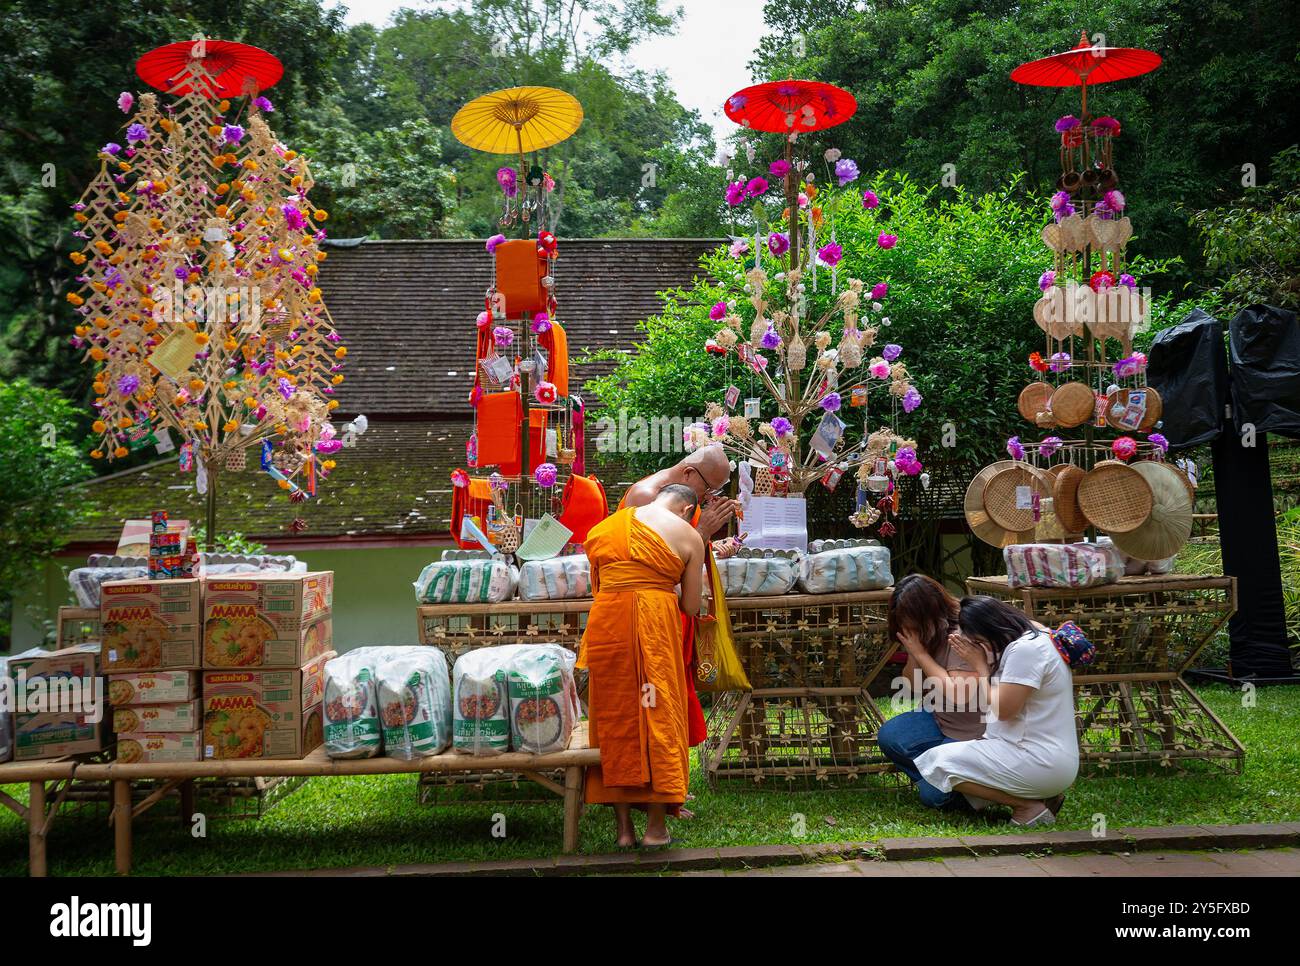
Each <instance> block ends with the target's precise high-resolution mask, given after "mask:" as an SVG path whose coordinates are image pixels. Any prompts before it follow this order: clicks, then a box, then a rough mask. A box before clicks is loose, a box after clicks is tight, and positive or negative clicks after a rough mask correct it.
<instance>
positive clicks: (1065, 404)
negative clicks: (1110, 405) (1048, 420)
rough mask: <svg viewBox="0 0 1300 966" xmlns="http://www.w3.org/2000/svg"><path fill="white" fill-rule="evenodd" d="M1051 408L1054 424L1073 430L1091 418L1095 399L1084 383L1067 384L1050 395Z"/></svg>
mask: <svg viewBox="0 0 1300 966" xmlns="http://www.w3.org/2000/svg"><path fill="white" fill-rule="evenodd" d="M1051 407H1052V416H1053V418H1055V420H1056V422H1057V423H1058V424H1060V425H1061V426H1064V427H1065V428H1066V429H1073V428H1074V427H1075V426H1082V425H1083V424H1084V423H1086V422H1087V421H1088V420H1089V419H1091V418H1092V415H1093V412H1094V411H1095V407H1096V397H1095V396H1094V395H1093V392H1092V390H1091V389H1090V388H1089V387H1088V385H1087V384H1086V383H1082V382H1067V383H1065V384H1064V385H1062V386H1058V387H1057V388H1056V391H1055V392H1054V393H1052V400H1051Z"/></svg>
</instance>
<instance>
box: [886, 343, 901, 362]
mask: <svg viewBox="0 0 1300 966" xmlns="http://www.w3.org/2000/svg"><path fill="white" fill-rule="evenodd" d="M880 354H881V355H882V356H884V357H885V361H886V362H896V361H898V357H899V356H901V355H902V354H903V347H902V346H901V345H898V344H897V343H894V342H891V343H889V344H888V345H887V346H885V347H884V348H883V349H881V350H880Z"/></svg>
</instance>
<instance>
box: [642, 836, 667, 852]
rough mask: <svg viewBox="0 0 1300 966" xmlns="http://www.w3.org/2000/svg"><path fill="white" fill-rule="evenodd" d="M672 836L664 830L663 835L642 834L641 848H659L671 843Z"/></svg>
mask: <svg viewBox="0 0 1300 966" xmlns="http://www.w3.org/2000/svg"><path fill="white" fill-rule="evenodd" d="M672 841H673V837H672V836H671V835H669V834H668V833H667V832H665V833H664V834H663V835H649V834H647V835H644V836H642V837H641V848H643V849H661V848H663V847H664V846H666V845H671V844H672Z"/></svg>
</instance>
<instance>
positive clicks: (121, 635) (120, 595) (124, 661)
mask: <svg viewBox="0 0 1300 966" xmlns="http://www.w3.org/2000/svg"><path fill="white" fill-rule="evenodd" d="M199 598H200V586H199V581H198V580H196V579H194V578H192V577H190V578H178V579H175V580H110V581H106V582H105V583H104V585H103V586H102V587H101V588H100V603H99V624H100V641H101V644H100V648H101V650H100V662H101V664H102V665H103V668H104V670H105V671H107V672H109V673H112V672H114V671H143V670H149V669H155V668H168V669H180V668H197V667H199V666H200V658H201V655H200V652H199V645H200V643H201V640H202V637H203V634H202V627H203V614H202V608H201V606H200V602H199Z"/></svg>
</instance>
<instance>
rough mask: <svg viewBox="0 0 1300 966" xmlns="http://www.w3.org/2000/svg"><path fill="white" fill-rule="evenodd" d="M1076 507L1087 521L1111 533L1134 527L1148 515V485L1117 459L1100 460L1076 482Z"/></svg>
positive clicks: (1140, 475) (1144, 520)
mask: <svg viewBox="0 0 1300 966" xmlns="http://www.w3.org/2000/svg"><path fill="white" fill-rule="evenodd" d="M1078 495H1079V508H1080V509H1081V510H1083V515H1084V516H1085V517H1087V518H1088V522H1089V523H1091V524H1092V525H1093V526H1095V527H1098V528H1100V529H1102V530H1105V531H1106V532H1107V533H1109V534H1111V535H1112V536H1114V535H1115V534H1117V533H1128V532H1129V531H1130V530H1136V529H1137V528H1138V527H1140V526H1141V525H1142V524H1143V523H1145V522H1146V519H1147V517H1149V516H1150V515H1151V499H1152V498H1151V486H1150V484H1149V483H1147V481H1146V480H1145V479H1144V478H1143V476H1142V474H1141V473H1139V472H1138V471H1137V470H1135V469H1134V468H1133V467H1131V466H1129V465H1128V464H1127V463H1121V462H1120V461H1119V460H1102V461H1101V462H1100V463H1098V464H1097V465H1096V466H1094V467H1093V468H1092V469H1091V470H1089V471H1088V472H1087V473H1086V474H1085V475H1084V477H1083V479H1082V480H1080V481H1079V490H1078Z"/></svg>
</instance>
